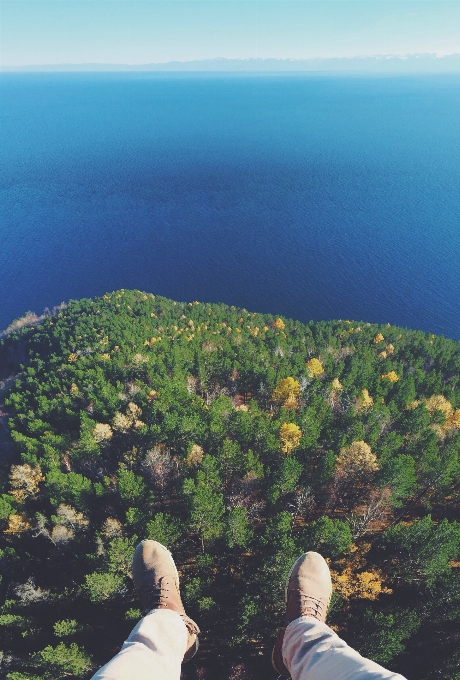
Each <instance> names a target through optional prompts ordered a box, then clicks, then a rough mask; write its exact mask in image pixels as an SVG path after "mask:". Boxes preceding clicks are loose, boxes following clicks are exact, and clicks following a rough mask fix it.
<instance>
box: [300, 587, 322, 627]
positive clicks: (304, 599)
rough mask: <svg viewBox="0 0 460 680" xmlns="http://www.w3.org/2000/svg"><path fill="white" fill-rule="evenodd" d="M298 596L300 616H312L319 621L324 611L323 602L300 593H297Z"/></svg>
mask: <svg viewBox="0 0 460 680" xmlns="http://www.w3.org/2000/svg"><path fill="white" fill-rule="evenodd" d="M299 596H300V606H301V610H302V614H303V615H307V616H313V617H314V618H315V619H318V620H320V619H321V616H322V614H323V609H324V602H323V600H320V599H318V598H316V597H312V596H311V595H306V594H305V593H302V591H299ZM307 612H308V613H307ZM304 613H305V614H304Z"/></svg>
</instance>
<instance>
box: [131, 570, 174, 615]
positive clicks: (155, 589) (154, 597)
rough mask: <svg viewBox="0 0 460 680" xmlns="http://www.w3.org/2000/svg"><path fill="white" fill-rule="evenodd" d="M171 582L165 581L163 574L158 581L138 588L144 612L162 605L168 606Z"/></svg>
mask: <svg viewBox="0 0 460 680" xmlns="http://www.w3.org/2000/svg"><path fill="white" fill-rule="evenodd" d="M168 586H169V582H168V581H164V576H162V577H161V578H160V579H159V581H158V583H152V584H151V585H149V586H141V587H140V588H139V589H138V591H137V592H138V595H139V599H140V601H141V603H142V606H143V613H144V614H145V613H146V612H149V611H150V610H151V609H159V608H160V607H167V606H168V604H167V602H165V600H167V599H168V597H169V596H168V595H167V593H168V592H169V588H168Z"/></svg>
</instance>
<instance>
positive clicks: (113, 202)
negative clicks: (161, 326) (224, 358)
mask: <svg viewBox="0 0 460 680" xmlns="http://www.w3.org/2000/svg"><path fill="white" fill-rule="evenodd" d="M0 135H1V143H0V169H1V174H0V191H1V194H0V294H1V297H0V329H1V328H5V327H6V326H7V325H8V323H9V322H10V321H11V320H12V319H14V318H16V317H18V316H20V315H22V314H23V313H24V312H25V311H27V310H33V311H35V312H36V313H37V314H39V313H41V312H42V310H43V308H44V307H46V306H47V307H52V306H53V305H56V304H58V303H60V302H61V301H63V300H68V299H69V298H74V299H75V298H80V297H86V296H94V295H101V294H103V293H104V292H106V291H109V290H113V289H116V288H139V289H141V290H145V291H149V292H153V293H156V294H159V295H164V296H167V297H171V298H174V299H176V300H187V301H190V300H201V301H220V302H226V303H228V304H234V305H237V306H242V307H245V308H247V309H248V310H253V311H262V312H271V313H275V314H283V315H286V316H289V317H295V318H297V319H300V320H302V321H307V320H309V319H314V320H319V319H332V318H340V319H354V320H361V321H370V322H384V323H387V322H389V323H391V324H398V325H402V326H407V327H411V328H417V329H422V330H424V331H429V332H433V333H441V334H444V335H446V336H448V337H451V338H454V339H460V276H459V271H460V269H459V256H460V76H452V75H449V76H443V75H436V76H415V77H413V76H411V77H405V76H404V77H403V76H399V77H388V76H386V77H357V76H353V77H352V76H349V77H347V76H343V75H341V76H333V75H322V76H314V75H310V76H306V75H298V74H297V75H269V76H254V75H251V76H248V75H246V76H245V75H239V76H234V75H212V76H211V75H206V74H200V75H193V74H188V75H184V74H158V73H157V74H148V73H124V74H117V73H111V74H108V73H106V74H101V73H99V74H94V73H93V74H91V73H86V74H65V73H60V74H59V73H58V74H56V73H54V74H8V73H4V74H2V75H1V76H0Z"/></svg>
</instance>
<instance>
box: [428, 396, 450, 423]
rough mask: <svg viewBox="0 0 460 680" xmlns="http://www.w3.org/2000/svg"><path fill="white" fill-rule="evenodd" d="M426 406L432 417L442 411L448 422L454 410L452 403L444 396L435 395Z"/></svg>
mask: <svg viewBox="0 0 460 680" xmlns="http://www.w3.org/2000/svg"><path fill="white" fill-rule="evenodd" d="M425 406H426V408H427V409H428V411H429V412H430V414H431V415H433V413H434V412H435V411H442V413H444V415H445V416H446V419H447V420H448V419H449V418H450V416H451V415H452V413H453V410H454V409H453V407H452V404H451V403H450V401H448V400H447V399H446V398H445V397H444V396H443V395H442V394H434V395H433V396H432V397H430V398H429V399H427V400H426V401H425Z"/></svg>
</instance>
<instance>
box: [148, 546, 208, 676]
mask: <svg viewBox="0 0 460 680" xmlns="http://www.w3.org/2000/svg"><path fill="white" fill-rule="evenodd" d="M153 543H156V545H157V546H159V547H160V548H162V549H163V550H164V551H165V552H166V553H168V555H169V558H170V560H171V562H172V563H173V567H174V573H175V575H176V581H177V589H178V590H179V585H180V584H179V572H178V571H177V567H176V563H175V562H174V558H173V556H172V553H171V551H170V550H168V548H167V547H166V546H164V545H163V544H162V543H159V542H158V541H153ZM199 644H200V643H199V640H198V635H196V637H195V645H194V646H193V647H190V649H189V650H188V651H187V652H186V654H185V656H184V659H183V661H182V663H187V662H188V661H190V660H191V659H193V657H194V656H195V654H196V653H197V651H198V647H199ZM192 650H193V651H192Z"/></svg>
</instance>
